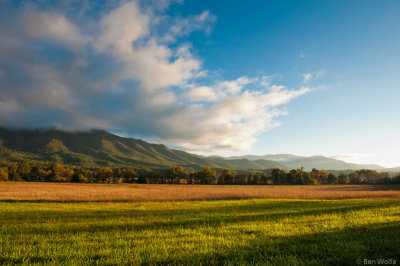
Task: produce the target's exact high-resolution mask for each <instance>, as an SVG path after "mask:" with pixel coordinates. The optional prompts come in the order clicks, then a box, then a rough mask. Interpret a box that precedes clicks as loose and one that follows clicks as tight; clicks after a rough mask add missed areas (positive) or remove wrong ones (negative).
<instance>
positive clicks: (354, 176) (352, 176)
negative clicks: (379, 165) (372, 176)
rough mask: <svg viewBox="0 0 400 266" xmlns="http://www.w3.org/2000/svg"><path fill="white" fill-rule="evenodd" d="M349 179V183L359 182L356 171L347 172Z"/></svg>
mask: <svg viewBox="0 0 400 266" xmlns="http://www.w3.org/2000/svg"><path fill="white" fill-rule="evenodd" d="M349 179H350V183H351V184H360V183H361V178H360V175H359V174H358V172H357V171H355V172H352V173H350V174H349Z"/></svg>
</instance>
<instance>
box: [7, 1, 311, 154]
mask: <svg viewBox="0 0 400 266" xmlns="http://www.w3.org/2000/svg"><path fill="white" fill-rule="evenodd" d="M24 14H27V15H26V17H25V18H24V19H23V20H21V21H19V24H18V23H16V24H15V29H14V28H10V29H7V30H6V31H5V32H0V33H1V34H2V36H4V38H3V39H2V40H0V48H1V49H0V67H1V69H2V70H3V72H4V75H6V76H7V82H8V83H9V84H8V85H6V86H5V87H3V88H2V91H1V92H0V104H1V108H2V109H1V110H2V111H4V112H5V113H6V114H7V116H0V123H2V124H3V125H12V126H24V127H25V126H28V127H39V126H42V127H46V126H54V125H56V126H58V127H61V128H64V129H85V128H99V127H100V128H104V129H108V130H113V131H119V132H126V134H134V135H136V136H140V137H142V138H145V139H153V140H155V139H156V140H158V141H160V142H163V143H167V144H173V145H177V146H180V147H182V148H185V149H188V150H195V151H214V152H224V151H232V150H246V149H249V148H250V147H251V145H253V144H254V142H255V141H256V137H257V135H258V134H260V133H262V132H264V131H266V130H269V129H271V128H273V127H275V126H278V125H279V122H277V121H275V118H276V117H277V116H280V115H284V114H286V112H285V111H284V110H282V109H281V106H282V105H284V104H287V103H288V102H289V101H291V100H292V99H294V98H296V97H299V96H301V95H303V94H306V93H308V92H309V91H310V90H311V88H310V87H309V86H303V87H301V88H299V89H297V90H294V89H288V88H286V87H285V86H283V85H281V84H277V83H276V82H274V80H275V79H277V78H279V76H277V75H274V76H263V77H255V78H254V77H245V76H242V77H239V78H237V79H234V80H215V81H210V82H205V81H201V80H199V79H198V78H199V77H204V76H205V75H207V70H205V69H202V67H201V61H200V60H199V59H197V58H195V56H193V54H192V52H191V46H190V44H187V43H184V42H181V41H178V40H177V39H178V37H180V36H183V35H185V34H189V32H191V31H193V30H198V29H200V28H202V27H206V28H207V27H208V26H209V23H211V22H212V21H213V20H215V17H214V16H213V15H211V14H210V13H209V12H208V11H205V12H203V13H201V14H199V15H195V16H191V17H189V18H179V19H178V20H176V21H175V23H177V24H173V25H172V26H171V27H168V29H166V30H165V34H166V35H168V34H169V35H170V36H171V38H169V41H168V42H166V41H165V38H162V36H161V35H160V33H159V32H157V31H155V30H154V28H155V27H158V24H157V21H159V22H160V23H164V22H165V21H166V20H163V19H161V18H160V16H161V15H156V12H152V11H151V10H148V9H146V10H145V11H144V10H142V9H141V8H140V7H139V5H138V3H137V2H135V1H131V2H123V4H122V5H120V6H119V7H117V8H115V9H113V10H112V11H111V12H108V13H107V14H105V15H103V16H102V17H101V18H100V19H99V21H95V22H99V23H98V27H97V28H96V27H95V28H94V29H93V28H91V30H89V31H88V30H87V29H85V27H83V26H82V25H80V24H79V23H76V22H74V21H73V19H71V18H67V17H66V16H65V15H63V14H62V13H60V12H58V11H54V10H53V11H51V12H49V11H46V10H38V9H32V10H28V11H25V13H24ZM162 16H165V15H162ZM1 19H2V18H0V22H1ZM169 21H173V20H169ZM183 22H185V23H188V24H189V25H183V24H182V23H183ZM93 24H95V23H93ZM20 26H22V28H23V29H24V31H22V32H19V31H17V30H16V29H18V28H19V27H20ZM164 26H165V25H164ZM1 30H4V29H0V31H1ZM35 42H40V43H44V44H45V45H49V46H51V45H53V44H54V43H56V45H57V46H62V47H64V46H65V48H67V49H69V50H72V53H64V54H61V53H62V52H60V55H63V56H64V57H65V58H61V59H60V58H49V59H48V58H46V54H45V55H43V54H41V50H37V49H36V48H35V45H34V44H35ZM171 42H173V45H170V44H171ZM12 43H14V44H18V45H11V44H12ZM86 47H88V49H89V52H87V53H86ZM82 54H84V56H82ZM54 59H56V60H54ZM60 62H61V63H60ZM10 73H11V75H10ZM21 73H24V75H21ZM207 80H213V77H210V76H208V77H207Z"/></svg>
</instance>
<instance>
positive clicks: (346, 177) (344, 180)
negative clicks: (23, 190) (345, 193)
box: [338, 173, 348, 184]
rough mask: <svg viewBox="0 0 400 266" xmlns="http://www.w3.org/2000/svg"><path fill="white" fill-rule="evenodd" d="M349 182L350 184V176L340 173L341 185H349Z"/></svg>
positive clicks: (339, 180) (339, 181)
mask: <svg viewBox="0 0 400 266" xmlns="http://www.w3.org/2000/svg"><path fill="white" fill-rule="evenodd" d="M347 182H348V176H347V175H345V174H343V173H340V174H339V176H338V183H339V184H347Z"/></svg>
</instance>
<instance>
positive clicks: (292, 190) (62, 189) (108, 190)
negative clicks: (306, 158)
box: [0, 182, 400, 202]
mask: <svg viewBox="0 0 400 266" xmlns="http://www.w3.org/2000/svg"><path fill="white" fill-rule="evenodd" d="M393 197H400V186H399V185H321V186H216V185H138V184H74V183H36V182H0V200H2V201H4V200H27V201H60V202H81V201H93V202H96V201H110V202H118V201H121V202H123V201H127V202H129V201H131V202H142V201H170V200H174V201H176V200H214V199H245V198H276V199H279V198H285V199H346V198H349V199H350V198H393Z"/></svg>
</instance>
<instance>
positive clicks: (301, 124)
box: [0, 0, 400, 166]
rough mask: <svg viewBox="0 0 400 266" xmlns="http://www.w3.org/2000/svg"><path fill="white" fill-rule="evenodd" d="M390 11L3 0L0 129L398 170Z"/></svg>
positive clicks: (321, 5)
mask: <svg viewBox="0 0 400 266" xmlns="http://www.w3.org/2000/svg"><path fill="white" fill-rule="evenodd" d="M399 14H400V2H399V1H386V0H385V1H379V2H378V1H247V2H243V1H194V0H192V1H191V0H186V1H183V2H173V1H172V2H171V1H142V2H141V1H133V2H130V1H107V2H105V3H101V2H96V1H69V2H63V3H62V4H60V3H59V2H53V1H40V2H28V1H19V2H16V1H3V2H1V4H0V22H1V24H0V25H2V26H0V35H1V36H2V38H1V40H0V89H1V91H0V111H1V112H0V113H1V114H0V124H1V125H2V126H11V127H31V128H35V127H50V126H51V127H54V126H55V127H59V128H63V129H67V130H85V129H90V128H103V129H107V130H110V131H112V132H115V133H118V134H121V135H124V136H132V137H137V138H143V139H146V140H150V141H153V142H160V143H166V144H168V145H170V146H172V147H178V148H182V149H185V150H188V151H192V152H199V153H203V154H222V155H238V154H260V155H261V154H270V153H293V154H298V155H314V154H322V155H327V156H334V157H335V158H340V159H343V160H346V161H350V162H357V163H378V164H382V165H384V166H398V165H400V156H399V154H400V153H399V152H398V151H399V150H400V139H399V138H398V133H397V132H399V131H400V121H399V119H398V114H399V113H400V105H399V104H398V99H399V98H400V85H399V84H400V63H399V62H400V49H399V47H400V16H399Z"/></svg>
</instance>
